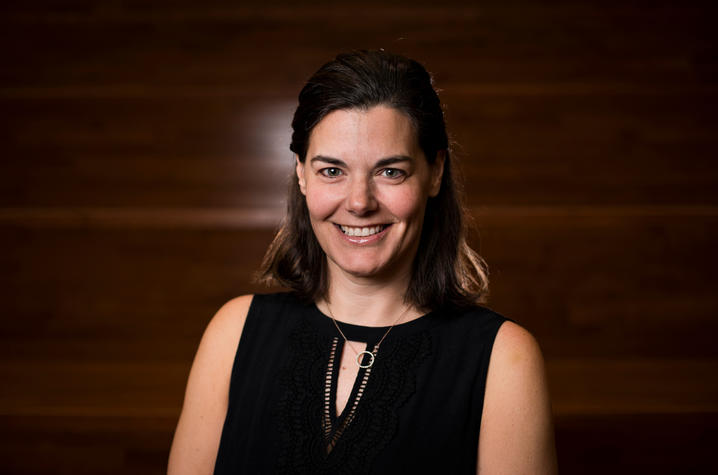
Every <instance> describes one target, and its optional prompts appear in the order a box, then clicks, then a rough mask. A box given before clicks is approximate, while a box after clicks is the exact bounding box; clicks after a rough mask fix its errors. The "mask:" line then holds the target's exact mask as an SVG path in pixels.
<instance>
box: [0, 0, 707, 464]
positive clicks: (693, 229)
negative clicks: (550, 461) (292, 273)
mask: <svg viewBox="0 0 718 475" xmlns="http://www.w3.org/2000/svg"><path fill="white" fill-rule="evenodd" d="M713 5H714V2H705V3H701V2H695V1H683V2H678V1H674V2H661V1H652V2H648V1H646V2H630V1H614V0H609V1H606V0H602V1H599V0H594V1H580V2H576V1H566V2H550V3H549V2H538V1H528V0H523V1H496V2H468V1H464V2H462V1H458V2H448V3H444V4H442V5H440V4H439V2H435V1H431V2H429V1H418V2H417V1H412V2H410V3H409V2H406V3H400V2H389V1H381V2H379V1H373V0H370V1H350V2H337V1H316V2H307V3H305V4H302V5H301V6H299V5H297V4H295V3H290V2H275V1H272V0H264V1H254V0H252V1H251V2H241V3H240V2H230V1H226V2H219V1H210V2H197V1H189V0H183V1H176V2H170V1H148V0H136V1H107V2H101V1H90V0H77V1H71V0H68V1H65V0H57V1H53V0H43V1H27V2H4V3H3V4H2V6H0V40H1V41H0V45H1V46H0V48H1V52H2V56H1V57H0V111H1V114H0V121H1V122H0V157H1V162H0V266H1V267H0V270H1V272H0V299H2V302H3V304H4V305H3V307H4V310H3V312H2V330H0V471H1V472H2V473H13V474H14V473H17V474H20V473H22V474H40V473H73V474H85V473H87V474H89V473H92V474H119V473H137V474H145V473H146V474H149V473H161V472H162V471H163V470H164V469H165V464H166V458H167V453H168V449H169V445H170V441H171V437H172V432H173V430H174V426H175V424H176V421H177V417H178V414H179V410H180V406H181V403H182V397H183V391H184V385H185V381H186V377H187V373H188V370H189V366H190V363H191V360H192V357H193V355H194V352H195V349H196V346H197V344H198V342H199V338H200V336H201V333H202V330H203V328H204V327H205V325H206V324H207V322H208V320H209V319H210V318H211V316H212V315H213V314H214V312H215V311H216V310H217V309H218V308H219V307H220V306H221V305H222V304H223V303H224V302H225V301H226V300H228V299H230V298H232V297H234V296H237V295H239V294H243V293H247V292H256V291H262V290H264V289H262V288H260V287H258V286H256V285H254V284H252V283H251V277H252V273H253V272H254V271H255V269H256V268H257V265H258V263H259V261H260V259H261V256H262V254H263V253H264V250H265V248H266V246H267V244H268V242H269V240H270V239H271V236H272V233H273V229H274V228H275V226H276V224H277V223H278V220H279V219H280V218H281V216H282V212H283V195H284V190H285V184H286V180H287V178H286V177H287V175H288V173H289V172H290V171H291V163H292V156H291V153H290V152H289V150H288V143H289V135H290V128H289V124H290V120H291V114H292V111H293V108H294V106H295V103H296V95H297V93H298V91H299V89H300V88H301V86H302V85H303V83H304V81H305V80H306V79H307V77H308V76H309V75H310V74H311V73H312V72H313V71H314V70H316V69H317V68H318V67H319V66H320V65H321V64H323V63H324V62H326V61H327V60H329V59H331V58H332V57H333V56H334V55H335V54H336V53H337V52H339V51H343V50H347V49H353V48H378V47H383V48H385V49H388V50H390V51H395V52H399V53H403V54H407V55H409V56H412V57H414V58H416V59H418V60H420V61H421V62H422V63H424V64H425V65H426V66H427V68H428V69H429V70H430V71H433V72H434V74H435V79H436V84H437V86H438V87H439V88H440V89H441V97H442V99H443V101H444V102H445V104H446V115H447V120H448V124H449V128H450V130H451V132H452V134H453V138H454V139H455V141H456V147H455V151H454V153H455V156H456V157H457V159H458V161H459V164H460V166H461V168H462V170H463V172H464V175H465V178H466V181H467V195H468V196H467V197H468V204H469V206H470V209H471V211H472V214H473V216H474V218H475V221H476V225H477V227H478V229H479V232H478V234H477V236H475V237H474V239H473V242H474V244H475V246H476V247H477V248H479V250H480V252H481V253H482V255H483V256H484V257H485V258H486V259H487V261H488V262H489V264H490V266H491V271H492V274H491V277H492V295H491V300H490V302H489V306H490V307H492V308H493V309H495V310H497V311H499V312H501V313H503V314H505V315H507V316H509V317H511V318H513V319H514V320H516V321H518V322H519V323H521V324H522V325H524V326H525V327H526V328H528V329H529V330H530V331H531V332H533V333H534V335H535V336H536V337H537V338H538V340H539V342H540V343H541V346H542V348H543V351H544V354H545V357H546V360H547V366H548V373H549V380H550V387H551V393H552V400H553V408H554V414H555V424H556V438H557V447H558V457H559V466H560V469H561V472H562V473H565V474H594V473H595V474H599V473H614V474H615V473H666V474H668V473H707V472H709V471H711V470H717V469H718V463H717V462H716V460H715V458H714V457H713V456H710V455H709V452H711V451H712V450H713V449H714V448H715V447H716V445H718V436H717V435H716V429H718V345H717V344H716V335H718V320H717V319H716V315H717V311H718V296H717V295H716V287H717V286H718V270H717V269H718V252H717V251H716V249H715V246H716V243H717V242H718V240H717V238H718V187H717V185H718V166H717V165H716V145H718V137H717V136H716V133H717V131H718V129H717V127H716V126H717V125H718V113H717V112H716V107H718V47H717V45H716V36H717V35H716V26H715V23H716V18H717V16H716V13H717V11H716V10H717V9H716V8H715V7H714V6H713Z"/></svg>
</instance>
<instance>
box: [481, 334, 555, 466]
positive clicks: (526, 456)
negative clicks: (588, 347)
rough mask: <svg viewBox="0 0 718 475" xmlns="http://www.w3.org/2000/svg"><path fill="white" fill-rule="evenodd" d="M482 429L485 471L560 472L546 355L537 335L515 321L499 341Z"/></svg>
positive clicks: (492, 366)
mask: <svg viewBox="0 0 718 475" xmlns="http://www.w3.org/2000/svg"><path fill="white" fill-rule="evenodd" d="M480 434H481V436H480V440H479V462H480V463H479V468H480V469H483V470H479V472H482V471H484V472H488V473H499V472H500V473H504V472H506V473H555V449H554V441H553V440H554V439H553V426H552V421H551V404H550V400H549V393H548V384H547V380H546V370H545V365H544V359H543V355H542V354H541V348H540V347H539V344H538V342H537V341H536V339H535V338H534V336H533V335H532V334H531V333H530V332H528V331H527V330H526V329H524V328H523V327H521V326H520V325H517V324H516V323H514V322H512V321H505V322H504V323H503V324H502V325H501V327H500V328H499V330H498V332H497V334H496V338H495V341H494V346H493V350H492V352H491V359H490V363H489V369H488V375H487V379H486V394H485V399H484V407H483V413H482V421H481V432H480ZM507 451H509V452H511V454H510V455H512V456H511V457H508V458H507V457H506V455H507Z"/></svg>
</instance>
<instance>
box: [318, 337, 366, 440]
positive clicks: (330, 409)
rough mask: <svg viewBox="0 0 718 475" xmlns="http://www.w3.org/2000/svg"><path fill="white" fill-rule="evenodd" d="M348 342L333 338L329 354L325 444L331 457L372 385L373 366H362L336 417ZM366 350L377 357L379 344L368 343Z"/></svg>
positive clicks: (325, 408)
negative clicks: (370, 382)
mask: <svg viewBox="0 0 718 475" xmlns="http://www.w3.org/2000/svg"><path fill="white" fill-rule="evenodd" d="M346 346H347V345H346V342H345V341H344V339H342V338H339V337H336V336H335V337H334V338H333V340H332V346H331V351H330V354H329V361H328V362H327V370H326V376H325V387H324V411H323V412H324V435H325V443H326V447H327V454H329V453H330V452H331V451H332V449H333V448H334V446H335V445H336V444H337V443H338V442H339V439H340V438H341V435H342V434H343V433H344V431H345V430H346V429H347V427H349V425H350V424H351V422H352V419H353V418H354V415H355V414H356V411H357V409H358V407H359V404H360V403H361V398H362V396H363V395H364V392H365V391H366V387H367V385H368V384H369V376H370V375H371V371H372V369H373V366H370V367H368V368H363V367H359V370H358V371H357V374H356V376H355V377H354V381H353V383H352V389H351V392H350V393H349V397H348V398H347V402H346V404H345V405H344V408H343V409H342V411H341V413H339V414H337V388H338V385H339V373H340V371H341V359H342V358H341V357H342V353H343V351H344V350H345V349H346ZM366 347H367V349H369V348H371V350H368V351H371V352H373V353H375V354H376V352H377V351H378V348H377V346H376V342H373V341H368V342H367V346H366Z"/></svg>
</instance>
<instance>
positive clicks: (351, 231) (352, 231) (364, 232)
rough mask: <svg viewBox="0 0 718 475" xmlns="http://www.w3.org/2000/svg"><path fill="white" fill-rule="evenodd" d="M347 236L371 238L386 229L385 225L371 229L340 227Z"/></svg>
mask: <svg viewBox="0 0 718 475" xmlns="http://www.w3.org/2000/svg"><path fill="white" fill-rule="evenodd" d="M340 227H341V228H342V231H343V232H344V234H346V235H347V236H362V237H363V236H371V235H372V234H376V233H378V232H380V231H381V230H382V229H384V226H383V225H379V226H372V227H371V228H350V227H349V226H340Z"/></svg>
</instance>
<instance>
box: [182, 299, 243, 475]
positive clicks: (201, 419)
mask: <svg viewBox="0 0 718 475" xmlns="http://www.w3.org/2000/svg"><path fill="white" fill-rule="evenodd" d="M252 301H253V296H252V295H243V296H241V297H236V298H234V299H232V300H230V301H228V302H227V303H225V304H224V305H222V307H221V308H220V309H219V310H218V311H217V313H216V314H215V315H214V317H212V319H211V320H210V322H209V324H208V325H207V329H206V330H205V332H204V335H203V336H202V340H201V341H200V344H199V349H198V350H197V354H196V355H195V358H194V362H193V363H192V368H191V369H190V374H189V378H188V381H187V389H186V390H185V398H184V402H183V404H182V412H181V414H180V418H179V422H178V423H177V429H176V431H175V436H174V439H173V441H172V447H171V449H170V457H169V467H168V473H171V474H184V473H211V471H212V467H213V466H214V458H215V457H216V454H217V448H218V447H219V440H220V435H221V431H222V424H223V423H224V418H225V415H226V412H227V404H228V398H229V383H230V375H231V371H232V364H233V361H234V355H235V353H236V351H237V346H238V344H239V338H240V336H241V334H242V329H243V327H244V322H245V320H246V318H247V314H248V313H249V308H250V306H251V304H252Z"/></svg>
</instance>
